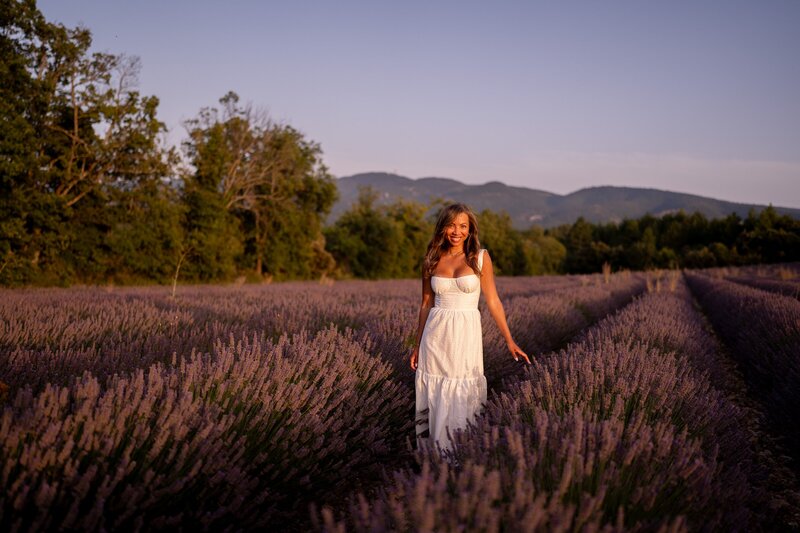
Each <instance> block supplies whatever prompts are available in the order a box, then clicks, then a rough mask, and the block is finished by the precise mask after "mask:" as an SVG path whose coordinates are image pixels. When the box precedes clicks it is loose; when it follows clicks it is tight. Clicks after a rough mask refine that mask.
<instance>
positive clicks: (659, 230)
mask: <svg viewBox="0 0 800 533" xmlns="http://www.w3.org/2000/svg"><path fill="white" fill-rule="evenodd" d="M551 236H555V237H557V238H558V239H559V240H560V241H561V242H562V243H563V244H564V246H565V247H566V250H567V257H566V261H565V267H566V271H567V272H571V273H579V272H597V271H599V270H600V269H601V267H602V264H603V263H604V262H608V263H610V264H611V265H612V267H614V268H618V269H619V268H630V269H637V270H641V269H647V268H679V267H688V268H706V267H714V266H726V265H742V264H747V263H770V262H783V261H797V260H798V259H800V221H798V220H796V219H794V218H792V217H790V216H788V215H783V216H782V215H779V214H778V213H777V211H776V210H775V209H774V208H773V207H772V206H770V207H767V208H765V209H763V210H762V211H760V212H755V211H751V212H750V214H749V215H748V217H747V219H745V220H742V219H741V218H740V217H739V216H738V215H736V214H735V213H732V214H730V215H729V216H727V217H724V218H720V219H714V220H708V219H706V218H705V217H704V216H703V215H702V214H700V213H693V214H691V215H687V214H685V213H683V212H678V213H674V214H669V215H665V216H663V217H661V218H655V217H652V216H650V215H646V216H644V217H642V218H639V219H635V220H623V221H622V222H620V223H618V224H614V223H611V224H597V225H593V224H590V223H588V222H586V221H585V220H583V219H582V218H581V219H578V220H577V221H576V222H575V223H574V224H572V225H566V226H562V227H559V228H555V229H554V230H552V231H551Z"/></svg>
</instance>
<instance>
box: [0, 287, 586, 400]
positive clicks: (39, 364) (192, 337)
mask: <svg viewBox="0 0 800 533" xmlns="http://www.w3.org/2000/svg"><path fill="white" fill-rule="evenodd" d="M578 283H579V282H578V281H576V280H575V279H571V280H570V279H568V280H563V279H559V278H557V277H547V278H525V280H520V279H508V278H499V279H498V287H499V290H500V291H501V292H502V293H503V294H504V297H505V298H507V301H508V302H513V301H514V300H515V299H517V298H530V297H531V295H532V294H539V295H541V294H547V293H550V292H553V291H555V290H557V289H559V288H564V287H574V286H575V285H576V284H578ZM419 291H420V288H419V282H418V281H411V280H406V281H392V282H340V283H336V284H335V285H334V286H325V285H320V284H315V283H286V284H276V285H268V286H247V287H208V286H199V287H182V288H181V289H180V293H179V297H178V298H177V299H171V298H169V297H168V294H167V292H166V291H165V290H164V289H159V288H137V289H116V290H114V291H113V292H106V291H103V290H100V289H82V290H80V289H70V290H52V289H51V290H27V291H4V294H3V296H4V298H3V299H2V301H1V302H0V382H4V383H5V384H7V385H8V386H9V387H10V389H11V391H12V393H13V392H14V391H16V390H18V389H20V388H21V387H23V386H29V387H31V388H32V389H33V390H34V392H36V391H41V390H43V388H44V387H45V386H46V385H47V384H48V383H52V384H57V385H68V384H69V383H70V381H71V380H72V379H74V378H76V377H79V376H80V375H81V374H82V373H83V372H85V371H90V372H92V373H93V374H94V375H95V376H96V377H97V378H98V379H99V380H100V381H101V383H105V381H106V380H108V379H109V378H110V377H111V376H113V375H115V374H119V373H125V372H131V371H133V370H136V369H140V368H147V367H148V366H150V365H152V364H155V363H162V364H165V365H168V364H169V363H170V361H171V360H172V356H173V354H175V355H177V356H178V357H183V356H188V355H189V354H191V353H192V351H193V350H197V351H202V352H207V351H210V350H211V349H212V348H213V346H214V343H215V342H216V341H217V340H218V339H228V338H230V337H231V336H232V337H234V338H253V337H254V336H255V337H256V338H258V339H259V340H260V341H261V342H266V341H268V340H275V339H277V338H279V337H280V336H281V335H283V334H295V333H299V332H302V331H307V332H314V331H319V330H321V329H323V328H326V327H328V326H330V325H334V326H336V327H338V328H340V329H344V328H350V329H354V330H358V331H364V332H369V333H370V335H371V336H372V337H373V339H372V340H373V342H374V343H376V344H377V345H380V346H382V347H383V348H384V349H383V350H382V352H383V353H384V354H385V355H386V357H387V360H389V361H390V362H391V363H392V364H393V365H395V366H397V367H403V365H405V356H406V352H407V349H408V346H409V345H410V342H411V340H412V339H413V336H414V332H415V331H416V320H417V318H416V316H417V310H418V305H419ZM384 345H385V346H384Z"/></svg>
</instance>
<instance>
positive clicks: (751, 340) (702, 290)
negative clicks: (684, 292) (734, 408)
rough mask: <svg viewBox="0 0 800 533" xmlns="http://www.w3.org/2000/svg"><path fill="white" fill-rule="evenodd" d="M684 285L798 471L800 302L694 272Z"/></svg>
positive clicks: (799, 459)
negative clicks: (694, 299) (744, 380)
mask: <svg viewBox="0 0 800 533" xmlns="http://www.w3.org/2000/svg"><path fill="white" fill-rule="evenodd" d="M687 280H688V282H689V285H690V286H691V289H692V291H693V292H694V293H695V295H696V296H697V298H698V300H699V301H700V303H701V304H702V306H703V308H704V309H705V311H706V314H707V315H708V317H709V320H710V321H711V323H712V324H713V326H714V329H715V330H716V331H717V332H718V333H719V335H720V336H721V337H722V339H723V340H724V341H725V343H726V344H727V345H728V347H729V348H730V351H731V355H732V356H733V357H734V359H735V361H736V363H737V364H738V365H739V367H740V368H741V371H742V374H743V375H744V377H745V379H746V381H747V384H748V386H749V390H750V392H751V394H752V395H753V396H754V397H755V398H756V399H757V400H758V401H759V402H760V403H761V405H762V407H763V411H764V413H765V414H766V416H767V417H768V419H769V421H770V423H771V426H772V427H773V428H774V430H775V432H776V433H777V434H778V435H780V436H781V437H782V438H783V440H784V442H783V444H784V447H785V449H786V450H787V452H788V453H789V454H790V455H791V456H792V457H793V458H794V460H795V469H796V471H797V472H800V301H797V300H795V299H793V298H789V297H787V296H782V295H780V294H775V293H771V292H766V291H762V290H759V289H755V288H752V287H746V286H743V285H740V284H737V283H732V282H729V281H725V280H721V279H712V278H709V277H707V276H704V275H702V274H698V273H687Z"/></svg>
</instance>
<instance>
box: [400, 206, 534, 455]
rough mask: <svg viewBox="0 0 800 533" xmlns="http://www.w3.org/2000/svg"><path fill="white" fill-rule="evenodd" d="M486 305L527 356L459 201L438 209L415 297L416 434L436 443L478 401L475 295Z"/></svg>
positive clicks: (481, 389) (444, 442) (515, 352)
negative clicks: (417, 299)
mask: <svg viewBox="0 0 800 533" xmlns="http://www.w3.org/2000/svg"><path fill="white" fill-rule="evenodd" d="M481 290H483V292H484V294H485V295H486V304H487V306H488V307H489V311H490V313H491V315H492V318H494V320H495V322H496V323H497V326H498V327H499V328H500V331H501V333H502V334H503V338H505V340H506V343H507V345H508V349H509V351H510V352H511V355H512V356H513V357H514V359H516V360H519V358H520V357H522V358H523V359H524V360H525V361H527V362H528V363H530V360H529V359H528V356H527V355H526V354H525V352H523V351H522V349H520V347H519V346H517V344H516V343H515V342H514V339H513V338H512V337H511V332H510V331H509V329H508V324H507V323H506V317H505V312H504V311H503V305H502V303H501V302H500V298H499V297H498V296H497V289H496V288H495V284H494V273H493V270H492V260H491V258H490V257H489V254H488V253H487V252H486V250H483V249H481V247H480V242H479V241H478V224H477V221H476V219H475V215H474V214H473V213H472V211H471V210H470V209H469V208H468V207H467V206H465V205H463V204H452V205H450V206H447V207H445V208H443V209H442V211H441V212H440V213H439V218H438V220H437V222H436V229H435V230H434V234H433V238H432V239H431V242H430V244H429V245H428V252H427V254H426V255H425V263H424V265H423V273H422V304H421V306H420V312H419V329H418V331H417V342H416V346H415V348H414V350H413V351H412V353H411V361H410V362H411V368H412V369H413V370H415V371H416V372H417V374H416V379H415V386H416V428H417V429H416V433H417V436H418V437H419V438H421V439H429V440H430V441H431V442H432V443H434V444H438V445H439V446H440V447H441V448H442V449H443V450H447V449H449V448H450V443H449V431H453V430H456V429H459V428H463V427H465V426H466V424H467V423H468V422H469V421H470V420H471V419H473V417H474V416H475V415H476V414H477V413H478V412H479V411H480V410H481V408H482V407H483V404H484V403H485V402H486V378H485V377H484V375H483V340H482V336H481V315H480V312H479V311H478V300H479V299H480V294H481Z"/></svg>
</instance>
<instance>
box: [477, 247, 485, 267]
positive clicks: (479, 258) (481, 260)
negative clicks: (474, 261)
mask: <svg viewBox="0 0 800 533" xmlns="http://www.w3.org/2000/svg"><path fill="white" fill-rule="evenodd" d="M485 251H486V248H481V251H480V252H478V270H482V269H483V252H485Z"/></svg>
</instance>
